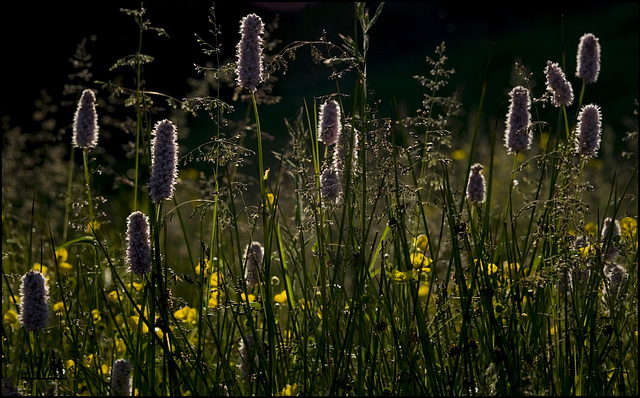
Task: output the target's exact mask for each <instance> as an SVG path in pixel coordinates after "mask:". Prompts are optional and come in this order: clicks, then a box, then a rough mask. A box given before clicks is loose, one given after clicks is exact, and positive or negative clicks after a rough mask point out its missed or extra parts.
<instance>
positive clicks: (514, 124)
mask: <svg viewBox="0 0 640 398" xmlns="http://www.w3.org/2000/svg"><path fill="white" fill-rule="evenodd" d="M509 96H510V97H511V98H510V102H511V104H510V105H509V112H508V113H507V123H506V124H507V126H506V131H505V135H504V144H505V146H506V147H507V152H508V153H509V154H512V153H518V152H522V151H524V150H525V149H529V147H530V146H531V132H530V131H529V126H530V124H531V113H530V112H529V109H530V107H531V99H530V98H529V90H527V89H526V88H524V87H522V86H517V87H514V88H513V90H511V92H510V93H509Z"/></svg>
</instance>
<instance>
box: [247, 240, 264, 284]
mask: <svg viewBox="0 0 640 398" xmlns="http://www.w3.org/2000/svg"><path fill="white" fill-rule="evenodd" d="M245 252H246V266H245V271H244V279H245V280H246V281H247V287H249V288H250V289H253V288H254V287H256V286H257V285H258V282H259V279H258V272H262V259H263V257H264V248H263V247H262V245H261V244H260V242H251V243H250V244H249V245H247V249H246V250H245Z"/></svg>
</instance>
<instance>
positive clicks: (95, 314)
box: [91, 309, 102, 322]
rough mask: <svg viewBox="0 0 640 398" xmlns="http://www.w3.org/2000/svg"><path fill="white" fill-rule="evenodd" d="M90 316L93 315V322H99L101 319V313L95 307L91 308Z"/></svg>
mask: <svg viewBox="0 0 640 398" xmlns="http://www.w3.org/2000/svg"><path fill="white" fill-rule="evenodd" d="M91 316H92V317H93V322H100V321H101V320H102V314H101V313H100V311H98V310H97V309H93V310H91Z"/></svg>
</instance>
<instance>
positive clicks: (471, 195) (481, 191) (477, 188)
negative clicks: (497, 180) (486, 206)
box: [467, 163, 487, 203]
mask: <svg viewBox="0 0 640 398" xmlns="http://www.w3.org/2000/svg"><path fill="white" fill-rule="evenodd" d="M482 169H483V167H482V165H481V164H480V163H476V164H474V165H473V166H471V175H470V176H469V183H468V184H467V200H470V201H471V202H475V203H483V202H484V200H485V196H486V193H487V187H486V182H485V180H484V176H483V175H482V174H481V171H482Z"/></svg>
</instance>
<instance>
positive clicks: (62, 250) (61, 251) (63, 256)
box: [56, 247, 69, 262]
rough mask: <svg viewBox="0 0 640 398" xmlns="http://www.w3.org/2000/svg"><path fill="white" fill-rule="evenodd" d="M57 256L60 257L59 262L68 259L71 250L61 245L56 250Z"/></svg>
mask: <svg viewBox="0 0 640 398" xmlns="http://www.w3.org/2000/svg"><path fill="white" fill-rule="evenodd" d="M56 258H57V259H58V262H62V261H67V258H69V252H67V249H65V248H64V247H61V248H59V249H57V250H56Z"/></svg>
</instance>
